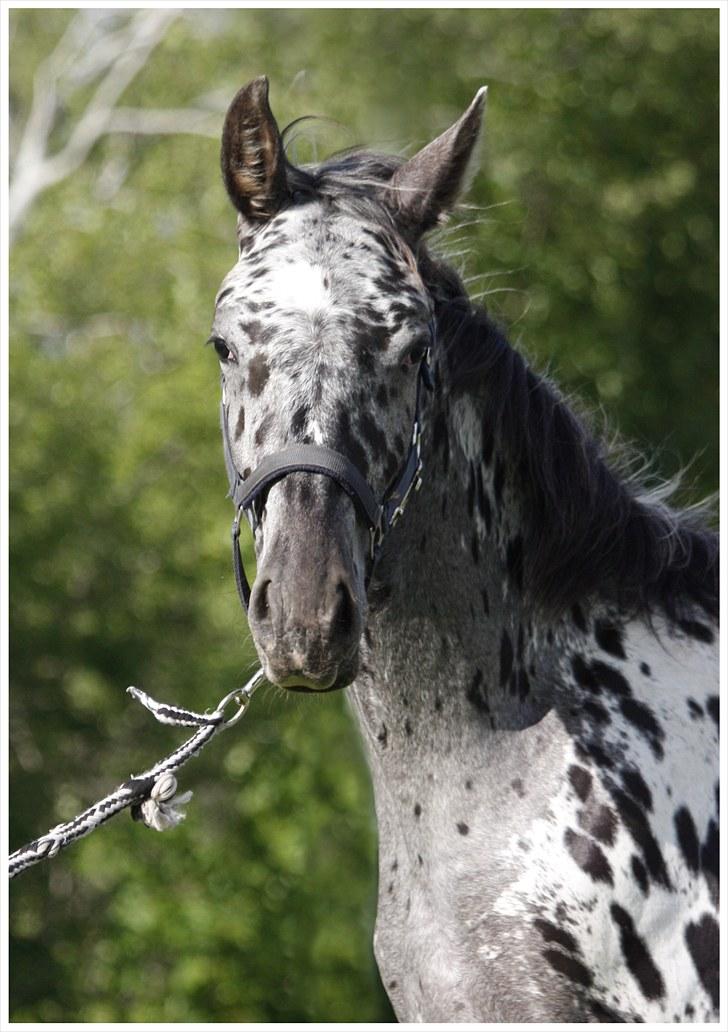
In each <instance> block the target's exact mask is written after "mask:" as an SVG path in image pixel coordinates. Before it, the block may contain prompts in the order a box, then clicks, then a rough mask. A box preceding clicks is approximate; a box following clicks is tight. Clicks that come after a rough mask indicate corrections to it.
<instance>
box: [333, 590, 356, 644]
mask: <svg viewBox="0 0 728 1032" xmlns="http://www.w3.org/2000/svg"><path fill="white" fill-rule="evenodd" d="M355 621H356V605H355V603H354V598H353V596H352V593H351V588H350V587H349V585H348V584H347V583H346V581H344V580H340V581H339V582H338V584H337V585H336V591H335V594H334V602H333V606H332V611H331V632H332V636H336V635H341V636H342V637H346V636H348V635H349V634H350V632H351V630H352V628H353V626H354V623H355Z"/></svg>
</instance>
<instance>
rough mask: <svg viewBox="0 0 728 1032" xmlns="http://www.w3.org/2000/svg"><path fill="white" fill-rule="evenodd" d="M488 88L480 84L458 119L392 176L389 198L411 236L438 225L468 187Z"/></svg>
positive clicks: (387, 190) (388, 200) (388, 190)
mask: <svg viewBox="0 0 728 1032" xmlns="http://www.w3.org/2000/svg"><path fill="white" fill-rule="evenodd" d="M487 91H488V87H487V86H481V88H480V89H479V90H478V92H477V93H476V94H475V97H474V98H473V100H472V102H471V104H470V107H469V108H468V109H467V111H466V112H465V113H464V114H463V115H461V117H460V118H459V119H458V120H457V122H455V124H454V125H451V126H450V128H449V129H446V130H445V132H444V133H442V135H441V136H438V137H437V139H435V140H433V141H432V143H428V144H427V146H426V147H423V148H422V150H421V151H419V152H418V153H417V154H415V156H414V157H413V158H410V159H409V161H406V162H405V163H404V165H401V166H400V167H399V168H398V169H397V171H396V172H395V173H394V175H393V176H392V178H391V179H390V181H389V184H388V186H387V188H386V201H387V204H388V205H389V206H390V208H391V209H392V210H393V212H394V213H395V215H396V217H397V220H398V221H399V222H400V224H401V225H402V227H403V229H404V230H405V232H406V233H407V234H408V235H409V236H413V237H418V236H420V235H421V234H422V233H426V232H427V230H428V229H432V228H433V227H434V226H436V225H437V224H438V222H440V221H441V220H442V219H443V218H444V217H445V216H446V215H447V214H448V212H449V211H450V210H451V209H452V208H453V207H454V205H455V202H456V201H457V199H458V196H459V194H460V193H461V191H462V190H463V189H464V187H465V186H466V181H467V177H468V166H469V165H470V161H471V159H472V158H473V155H474V153H475V150H476V146H477V143H478V139H479V138H480V130H481V128H482V124H483V110H484V108H485V96H486V93H487Z"/></svg>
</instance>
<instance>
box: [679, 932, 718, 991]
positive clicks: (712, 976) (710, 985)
mask: <svg viewBox="0 0 728 1032" xmlns="http://www.w3.org/2000/svg"><path fill="white" fill-rule="evenodd" d="M685 942H686V943H687V947H688V951H689V953H690V956H691V958H692V961H693V964H694V965H695V970H696V971H697V972H698V978H699V979H700V983H701V985H702V986H703V988H704V989H705V991H706V992H707V994H708V995H709V996H710V999H711V1001H712V1003H713V1007H715V1009H716V1010H717V1009H718V1001H719V995H720V980H719V977H718V957H719V954H720V942H719V934H718V923H717V921H716V920H715V919H714V918H713V917H711V915H710V914H703V916H702V917H701V918H700V921H698V922H694V921H691V922H690V924H689V925H688V926H687V928H686V929H685Z"/></svg>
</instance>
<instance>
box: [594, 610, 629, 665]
mask: <svg viewBox="0 0 728 1032" xmlns="http://www.w3.org/2000/svg"><path fill="white" fill-rule="evenodd" d="M594 637H595V638H596V642H597V645H598V646H599V648H600V649H604V651H605V652H608V653H609V654H610V656H616V657H617V659H626V658H627V656H626V653H625V651H624V645H623V644H622V632H621V631H620V629H619V628H618V627H617V626H616V625H615V624H613V623H612V622H611V621H610V620H597V621H596V622H595V624H594Z"/></svg>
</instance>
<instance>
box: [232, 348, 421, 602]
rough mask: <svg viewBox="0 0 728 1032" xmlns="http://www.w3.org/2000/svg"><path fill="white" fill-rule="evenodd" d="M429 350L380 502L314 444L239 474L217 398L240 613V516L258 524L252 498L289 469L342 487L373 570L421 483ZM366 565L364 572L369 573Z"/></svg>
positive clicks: (348, 467) (243, 596)
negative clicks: (405, 446)
mask: <svg viewBox="0 0 728 1032" xmlns="http://www.w3.org/2000/svg"><path fill="white" fill-rule="evenodd" d="M430 352H431V349H430V348H428V349H427V351H426V352H425V354H424V356H423V358H422V359H421V361H420V365H419V369H418V373H417V393H416V396H415V415H414V419H413V422H412V437H411V440H410V446H409V451H408V452H407V458H406V459H405V461H404V463H403V464H402V466H401V467H400V471H399V473H398V474H397V477H396V479H395V481H394V484H393V485H392V486H391V487H390V488H389V489H388V490H387V491H386V492H385V494H384V497H383V498H382V501H381V502H378V501H377V499H376V496H375V494H374V492H373V491H372V489H371V487H370V486H369V484H368V483H367V481H366V478H365V477H363V476H362V474H361V473H360V472H359V470H358V469H357V468H356V466H355V465H354V463H353V462H350V461H349V459H347V458H346V456H345V455H342V454H341V453H340V452H337V451H334V450H333V449H332V448H325V447H323V446H322V445H318V444H294V445H291V447H290V448H284V449H283V450H282V451H279V452H274V453H273V454H272V455H267V456H266V457H265V458H264V459H263V460H262V461H261V462H260V463H259V465H258V466H257V467H256V468H255V469H254V470H253V472H252V473H251V474H250V476H248V477H245V478H243V477H242V476H241V475H240V473H239V472H238V470H237V468H236V466H235V462H234V460H233V453H232V448H231V447H230V436H229V433H228V418H227V417H228V412H227V404H226V401H225V397H224V393H223V400H222V402H221V403H220V422H221V424H222V441H223V451H224V454H225V468H226V469H227V475H228V481H229V483H230V491H229V492H228V497H230V498H232V500H233V504H234V506H235V518H234V519H233V528H232V546H233V572H234V574H235V585H236V587H237V589H238V595H239V596H240V601H241V603H242V606H243V609H244V610H245V611H246V613H247V611H248V604H249V602H250V585H249V584H248V579H247V577H246V576H245V569H244V567H243V557H242V555H241V554H240V520H241V518H242V515H243V513H245V514H246V516H247V517H248V520H249V522H250V525H251V527H252V529H253V531H255V529H256V527H257V525H258V514H257V512H256V508H255V502H256V500H257V499H259V498H260V497H261V495H262V494H263V492H264V491H265V490H266V488H268V487H270V486H271V484H274V483H276V482H277V481H278V480H282V479H283V477H285V476H287V475H288V474H289V473H322V474H323V475H324V476H327V477H331V479H332V480H335V481H336V483H337V484H339V486H340V487H342V488H343V490H344V491H346V493H347V494H348V495H349V497H350V498H351V499H352V501H353V502H354V504H355V505H356V507H357V509H358V510H359V512H360V513H361V515H362V516H363V517H364V519H365V521H366V523H367V525H368V527H369V534H370V542H371V543H370V549H369V552H370V558H371V560H372V566H371V569H373V568H374V564H375V563H376V561H377V559H378V558H379V553H380V551H381V547H382V542H383V541H384V538H385V536H386V534H387V533H388V532H389V531H390V530H391V528H392V527H393V526H394V525H395V523H396V522H397V520H398V519H399V518H400V516H401V515H402V513H403V512H404V510H405V507H406V505H407V502H408V501H409V498H410V495H411V494H412V491H413V490H414V491H418V490H419V488H420V485H421V484H422V458H421V455H420V438H421V435H422V428H421V425H420V405H421V394H422V385H423V384H424V386H425V387H426V388H427V389H428V390H432V388H433V383H434V381H433V378H432V370H431V369H430V364H429V363H430ZM371 569H370V574H369V576H371Z"/></svg>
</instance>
